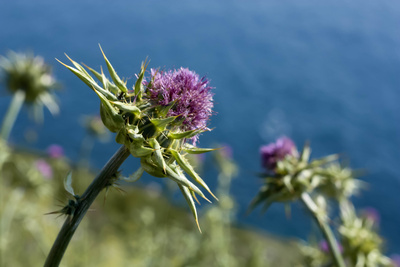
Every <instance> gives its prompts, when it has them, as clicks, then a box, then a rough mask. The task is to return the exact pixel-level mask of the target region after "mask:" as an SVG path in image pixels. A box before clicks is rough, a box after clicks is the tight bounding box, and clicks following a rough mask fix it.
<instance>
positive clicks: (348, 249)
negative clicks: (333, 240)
mask: <svg viewBox="0 0 400 267" xmlns="http://www.w3.org/2000/svg"><path fill="white" fill-rule="evenodd" d="M340 216H341V225H340V227H339V233H340V235H341V243H342V245H343V249H344V251H345V253H346V255H347V256H348V258H349V259H350V261H351V266H393V265H392V262H391V260H390V259H389V258H388V257H386V256H385V255H383V254H382V245H383V240H382V238H381V237H380V236H379V234H378V233H377V232H376V227H375V226H374V225H373V224H371V220H370V218H368V217H363V216H357V214H356V212H355V209H354V206H353V205H352V204H351V203H350V202H342V203H341V204H340Z"/></svg>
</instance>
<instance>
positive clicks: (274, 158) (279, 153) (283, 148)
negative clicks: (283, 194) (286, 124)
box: [260, 136, 297, 171]
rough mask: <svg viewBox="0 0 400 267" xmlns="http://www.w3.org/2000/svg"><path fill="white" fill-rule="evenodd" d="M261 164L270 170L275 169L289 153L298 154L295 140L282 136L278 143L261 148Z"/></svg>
mask: <svg viewBox="0 0 400 267" xmlns="http://www.w3.org/2000/svg"><path fill="white" fill-rule="evenodd" d="M260 154H261V164H262V166H263V167H264V168H266V169H268V170H271V171H272V170H274V169H275V167H276V164H277V162H278V161H280V160H283V159H284V158H285V157H286V156H287V155H292V156H295V155H297V149H296V145H295V144H294V142H293V141H292V140H291V139H290V138H287V137H285V136H284V137H281V138H279V139H278V140H276V143H270V144H268V145H265V146H262V147H261V148H260Z"/></svg>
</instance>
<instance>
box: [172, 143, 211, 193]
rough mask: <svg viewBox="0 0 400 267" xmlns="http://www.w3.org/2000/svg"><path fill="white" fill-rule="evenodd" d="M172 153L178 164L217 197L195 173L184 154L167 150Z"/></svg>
mask: <svg viewBox="0 0 400 267" xmlns="http://www.w3.org/2000/svg"><path fill="white" fill-rule="evenodd" d="M169 151H170V152H171V154H172V156H173V157H174V158H175V160H176V162H177V163H178V164H179V166H180V167H181V168H182V169H183V170H184V171H185V172H186V173H187V174H189V175H190V177H192V178H193V179H194V180H195V181H196V182H197V183H199V184H200V185H201V186H202V187H204V188H205V189H206V190H207V191H208V193H210V194H211V195H212V196H213V197H214V198H215V199H216V200H218V198H217V197H216V196H215V195H214V194H213V193H212V192H211V190H210V188H209V187H208V186H207V184H206V183H205V182H204V180H203V179H201V177H200V176H199V175H198V174H197V173H196V171H195V170H194V169H193V167H192V165H190V163H189V162H188V161H187V160H186V159H185V157H184V156H182V155H181V154H180V153H179V152H178V151H176V150H173V149H170V150H169Z"/></svg>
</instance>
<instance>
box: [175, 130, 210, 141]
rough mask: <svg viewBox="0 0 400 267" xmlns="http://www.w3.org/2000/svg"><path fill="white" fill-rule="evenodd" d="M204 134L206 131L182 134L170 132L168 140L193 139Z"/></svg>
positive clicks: (191, 131)
mask: <svg viewBox="0 0 400 267" xmlns="http://www.w3.org/2000/svg"><path fill="white" fill-rule="evenodd" d="M202 132H204V130H190V131H186V132H182V133H173V132H170V133H168V138H171V139H182V138H191V137H193V136H195V135H198V134H199V133H202Z"/></svg>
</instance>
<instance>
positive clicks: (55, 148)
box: [47, 144, 64, 159]
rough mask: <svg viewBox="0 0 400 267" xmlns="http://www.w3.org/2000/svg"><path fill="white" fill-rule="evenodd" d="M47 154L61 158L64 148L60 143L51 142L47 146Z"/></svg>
mask: <svg viewBox="0 0 400 267" xmlns="http://www.w3.org/2000/svg"><path fill="white" fill-rule="evenodd" d="M47 154H49V156H50V157H51V158H55V159H58V158H62V157H63V156H64V148H63V147H62V146H60V145H56V144H53V145H51V146H49V147H48V148H47Z"/></svg>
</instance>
